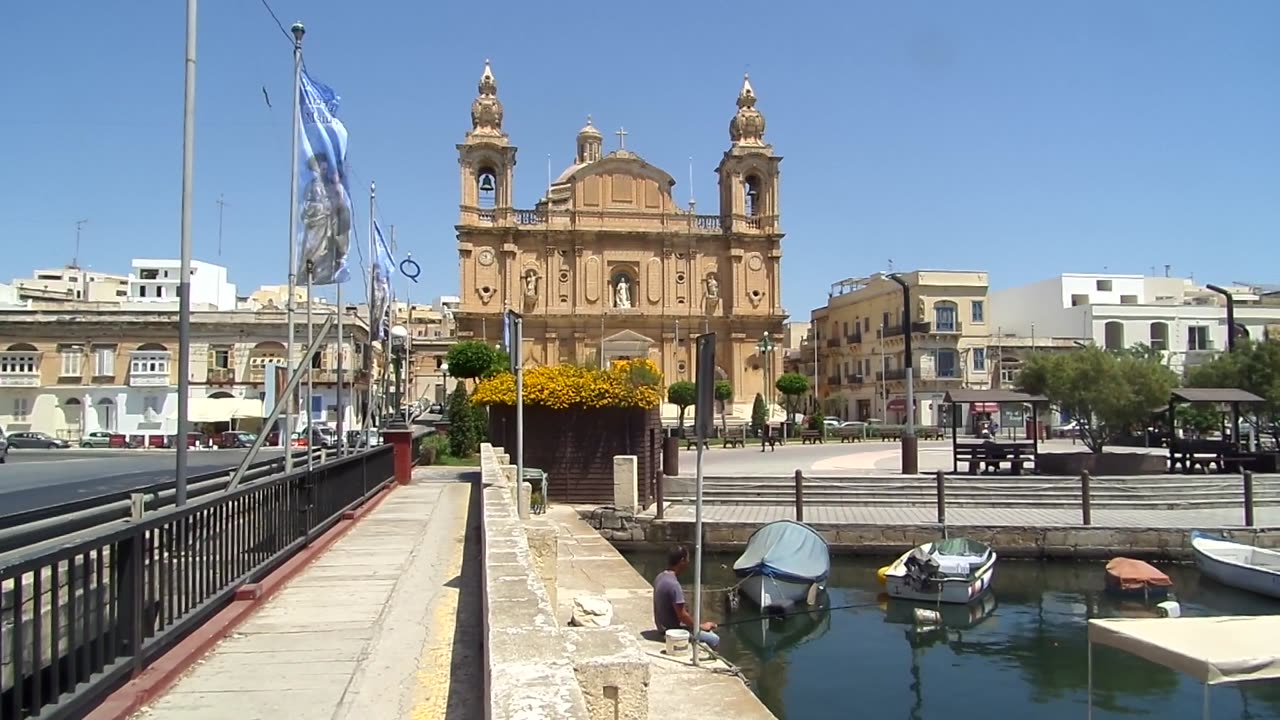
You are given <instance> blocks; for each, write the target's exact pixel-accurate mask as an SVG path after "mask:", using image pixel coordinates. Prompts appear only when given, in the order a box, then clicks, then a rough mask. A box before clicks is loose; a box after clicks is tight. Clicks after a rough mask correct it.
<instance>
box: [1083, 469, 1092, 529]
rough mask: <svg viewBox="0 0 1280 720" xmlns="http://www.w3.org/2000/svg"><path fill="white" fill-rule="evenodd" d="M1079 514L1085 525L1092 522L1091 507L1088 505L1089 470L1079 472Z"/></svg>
mask: <svg viewBox="0 0 1280 720" xmlns="http://www.w3.org/2000/svg"><path fill="white" fill-rule="evenodd" d="M1080 515H1081V516H1082V517H1081V520H1082V522H1083V523H1084V524H1085V525H1092V524H1093V508H1092V507H1090V505H1089V471H1088V470H1085V471H1084V472H1082V473H1080Z"/></svg>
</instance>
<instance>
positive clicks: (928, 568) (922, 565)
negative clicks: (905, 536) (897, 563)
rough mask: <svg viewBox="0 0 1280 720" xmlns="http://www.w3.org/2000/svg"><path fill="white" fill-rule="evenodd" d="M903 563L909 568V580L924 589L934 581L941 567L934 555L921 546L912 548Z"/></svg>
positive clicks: (914, 585) (913, 585)
mask: <svg viewBox="0 0 1280 720" xmlns="http://www.w3.org/2000/svg"><path fill="white" fill-rule="evenodd" d="M903 565H904V566H905V567H906V569H907V580H908V581H909V582H910V583H911V586H912V587H914V588H916V589H917V590H924V589H925V587H926V586H928V585H930V584H931V583H932V582H933V576H934V575H935V574H936V573H937V572H938V570H939V569H940V568H941V566H940V565H939V564H938V561H937V560H935V559H934V558H933V556H932V555H930V554H929V553H927V552H925V551H924V550H921V549H920V548H916V549H915V550H912V551H911V554H909V555H907V559H906V562H904V563H903Z"/></svg>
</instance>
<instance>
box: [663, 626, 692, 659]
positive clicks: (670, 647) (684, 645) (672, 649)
mask: <svg viewBox="0 0 1280 720" xmlns="http://www.w3.org/2000/svg"><path fill="white" fill-rule="evenodd" d="M667 654H668V655H673V656H676V657H680V656H683V655H688V654H689V631H688V630H681V629H675V630H668V631H667Z"/></svg>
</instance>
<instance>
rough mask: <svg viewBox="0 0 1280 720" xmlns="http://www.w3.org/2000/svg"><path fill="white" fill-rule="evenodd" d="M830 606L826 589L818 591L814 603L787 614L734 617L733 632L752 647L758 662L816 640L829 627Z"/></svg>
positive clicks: (743, 642) (747, 645)
mask: <svg viewBox="0 0 1280 720" xmlns="http://www.w3.org/2000/svg"><path fill="white" fill-rule="evenodd" d="M831 615H832V610H831V609H830V606H829V601H828V598H827V594H826V592H820V593H819V594H818V602H817V603H816V605H814V606H804V607H803V608H802V609H796V610H793V611H792V612H789V613H787V614H786V615H769V614H766V615H762V616H761V617H760V618H758V619H744V620H738V619H736V618H735V619H734V620H733V621H732V622H733V635H734V638H736V639H737V640H738V641H739V642H741V643H742V645H744V646H745V647H747V648H750V649H751V652H752V654H753V655H755V656H756V657H757V658H759V660H760V661H761V662H768V661H770V660H772V659H774V658H776V657H779V656H781V655H785V654H786V653H787V652H788V651H790V650H791V649H793V648H796V647H799V646H800V645H803V644H805V643H807V642H810V641H812V640H817V639H818V638H820V637H822V636H823V635H826V634H827V631H829V630H830V629H831Z"/></svg>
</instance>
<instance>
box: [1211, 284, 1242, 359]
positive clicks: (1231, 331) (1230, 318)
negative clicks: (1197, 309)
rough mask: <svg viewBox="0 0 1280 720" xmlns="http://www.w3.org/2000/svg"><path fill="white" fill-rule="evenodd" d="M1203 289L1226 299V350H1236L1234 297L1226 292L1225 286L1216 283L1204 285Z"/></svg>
mask: <svg viewBox="0 0 1280 720" xmlns="http://www.w3.org/2000/svg"><path fill="white" fill-rule="evenodd" d="M1205 289H1207V290H1212V291H1214V292H1216V293H1218V294H1219V295H1221V296H1222V297H1224V298H1226V300H1227V352H1235V351H1236V298H1235V296H1234V295H1232V294H1231V293H1229V292H1227V290H1226V288H1222V287H1219V286H1217V285H1205Z"/></svg>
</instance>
